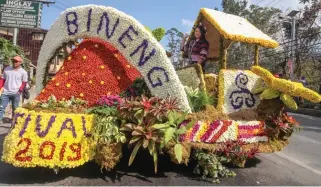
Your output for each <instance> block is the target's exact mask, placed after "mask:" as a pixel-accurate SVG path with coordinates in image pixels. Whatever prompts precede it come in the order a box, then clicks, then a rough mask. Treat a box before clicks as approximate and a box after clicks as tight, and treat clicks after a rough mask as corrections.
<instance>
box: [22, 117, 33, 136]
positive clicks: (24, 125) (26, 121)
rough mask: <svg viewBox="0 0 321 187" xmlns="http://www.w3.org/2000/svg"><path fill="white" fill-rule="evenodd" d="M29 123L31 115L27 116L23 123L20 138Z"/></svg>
mask: <svg viewBox="0 0 321 187" xmlns="http://www.w3.org/2000/svg"><path fill="white" fill-rule="evenodd" d="M30 121H31V114H29V115H28V117H27V118H26V119H25V123H24V124H23V128H22V129H21V131H20V133H19V136H20V138H22V136H23V135H24V134H25V133H26V129H27V127H28V125H29V122H30Z"/></svg>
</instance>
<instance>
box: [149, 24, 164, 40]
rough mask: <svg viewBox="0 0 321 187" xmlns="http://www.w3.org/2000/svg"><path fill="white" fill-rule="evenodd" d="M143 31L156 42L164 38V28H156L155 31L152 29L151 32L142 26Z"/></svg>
mask: <svg viewBox="0 0 321 187" xmlns="http://www.w3.org/2000/svg"><path fill="white" fill-rule="evenodd" d="M144 27H145V29H146V30H147V31H148V32H150V33H152V35H153V36H154V38H155V39H156V40H157V41H159V42H160V41H161V40H162V39H163V37H164V36H165V33H166V30H165V29H164V28H157V29H154V30H153V31H152V30H151V29H150V28H149V27H147V26H144Z"/></svg>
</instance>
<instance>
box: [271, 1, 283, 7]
mask: <svg viewBox="0 0 321 187" xmlns="http://www.w3.org/2000/svg"><path fill="white" fill-rule="evenodd" d="M281 1H283V0H279V1H277V2H276V3H274V4H273V5H271V6H272V7H273V6H275V5H277V4H279V3H280V2H281Z"/></svg>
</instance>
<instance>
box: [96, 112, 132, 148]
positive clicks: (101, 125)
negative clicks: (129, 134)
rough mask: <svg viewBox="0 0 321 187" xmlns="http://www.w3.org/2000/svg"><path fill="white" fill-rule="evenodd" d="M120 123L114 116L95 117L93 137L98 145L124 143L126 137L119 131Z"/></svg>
mask: <svg viewBox="0 0 321 187" xmlns="http://www.w3.org/2000/svg"><path fill="white" fill-rule="evenodd" d="M120 124H121V122H120V121H119V120H118V119H117V117H114V116H102V115H96V116H95V128H94V131H93V137H94V139H95V140H97V141H98V142H99V143H100V144H112V143H119V142H121V143H125V142H126V136H125V134H124V133H123V132H121V131H120V129H119V125H120Z"/></svg>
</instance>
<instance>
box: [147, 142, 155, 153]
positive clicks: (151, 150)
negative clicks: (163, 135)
mask: <svg viewBox="0 0 321 187" xmlns="http://www.w3.org/2000/svg"><path fill="white" fill-rule="evenodd" d="M148 150H149V154H150V155H153V153H154V151H155V141H149V144H148Z"/></svg>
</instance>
